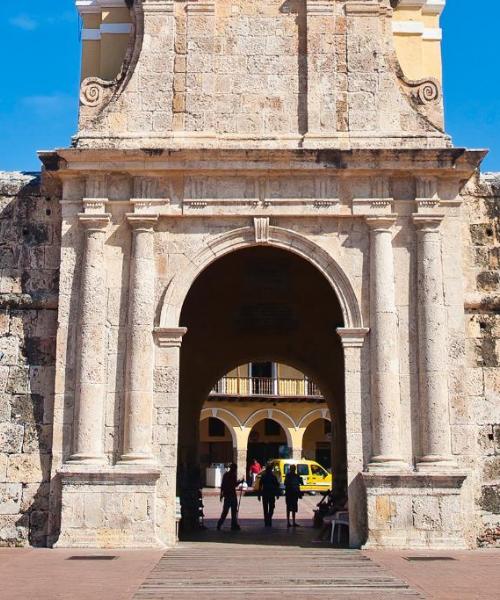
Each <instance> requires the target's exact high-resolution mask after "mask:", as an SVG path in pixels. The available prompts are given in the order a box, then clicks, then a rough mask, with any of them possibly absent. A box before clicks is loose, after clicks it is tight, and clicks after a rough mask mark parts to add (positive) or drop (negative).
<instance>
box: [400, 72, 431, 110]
mask: <svg viewBox="0 0 500 600" xmlns="http://www.w3.org/2000/svg"><path fill="white" fill-rule="evenodd" d="M400 79H401V81H402V82H403V83H404V85H405V86H407V87H408V88H409V89H410V92H411V94H412V96H413V97H414V98H415V100H417V102H418V103H419V104H424V105H425V104H432V103H435V102H439V100H441V84H440V83H439V81H438V80H437V79H434V78H433V77H427V78H426V79H417V80H415V81H412V80H411V79H408V78H407V77H405V76H404V75H400Z"/></svg>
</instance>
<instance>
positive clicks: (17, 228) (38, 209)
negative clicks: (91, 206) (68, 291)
mask: <svg viewBox="0 0 500 600" xmlns="http://www.w3.org/2000/svg"><path fill="white" fill-rule="evenodd" d="M59 231H60V209H59V204H58V202H57V201H56V200H55V198H53V197H52V194H51V192H50V190H49V189H45V190H42V189H41V186H40V178H39V176H38V175H36V174H22V173H0V546H2V545H8V546H20V545H24V544H28V543H30V544H32V545H35V546H43V545H45V544H46V532H47V523H48V508H49V480H50V466H51V445H52V416H53V415H52V413H53V386H54V361H55V335H56V326H57V302H58V300H57V293H58V276H59V255H60V241H59Z"/></svg>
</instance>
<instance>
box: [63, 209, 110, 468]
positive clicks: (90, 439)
mask: <svg viewBox="0 0 500 600" xmlns="http://www.w3.org/2000/svg"><path fill="white" fill-rule="evenodd" d="M79 221H80V224H81V225H82V227H83V228H84V230H85V232H84V235H85V242H84V255H83V261H82V275H81V284H80V317H79V340H78V356H79V361H78V375H77V381H76V397H77V412H76V418H75V421H74V448H73V454H72V456H71V459H70V460H71V461H72V462H79V463H85V464H102V463H105V462H106V457H105V455H104V399H105V393H106V282H105V263H104V240H105V236H106V229H107V227H108V224H109V221H110V215H109V214H106V213H96V214H91V213H88V212H85V213H81V214H80V215H79Z"/></svg>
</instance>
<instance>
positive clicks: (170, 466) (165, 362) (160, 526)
mask: <svg viewBox="0 0 500 600" xmlns="http://www.w3.org/2000/svg"><path fill="white" fill-rule="evenodd" d="M186 331H187V329H186V328H185V327H159V328H156V329H155V331H154V333H155V339H156V346H157V347H156V356H155V374H154V386H155V387H154V392H155V406H156V407H157V410H159V411H160V412H163V413H164V414H165V415H168V417H167V418H165V419H164V418H160V416H159V417H158V422H157V423H156V425H155V430H156V433H155V438H156V444H157V447H156V448H155V453H156V452H157V453H158V455H159V462H160V470H161V476H160V480H159V482H158V486H157V505H158V522H157V531H158V537H159V538H160V539H161V540H162V542H163V543H164V544H166V545H168V546H170V545H172V544H174V543H175V541H176V528H175V522H176V521H175V514H176V496H177V474H178V469H177V464H178V462H179V463H180V460H179V458H178V457H179V452H178V429H179V422H178V415H179V363H180V350H181V343H182V338H183V336H184V334H185V333H186ZM179 474H180V477H181V481H180V482H179V487H180V488H181V491H180V496H181V503H182V505H183V511H187V512H188V513H189V514H190V515H191V516H192V519H195V518H197V514H198V513H197V510H198V504H197V498H198V488H199V480H198V479H196V478H194V479H192V478H191V477H190V475H192V474H191V473H190V472H189V471H186V470H185V469H184V470H183V469H182V468H180V469H179ZM185 514H187V513H185ZM188 520H189V519H188Z"/></svg>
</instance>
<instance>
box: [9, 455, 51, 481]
mask: <svg viewBox="0 0 500 600" xmlns="http://www.w3.org/2000/svg"><path fill="white" fill-rule="evenodd" d="M49 465H50V458H49V456H47V455H40V454H38V453H37V454H12V455H10V456H9V462H8V465H7V481H11V482H19V483H38V482H42V481H44V480H47V479H48V477H49V472H48V468H49Z"/></svg>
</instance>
